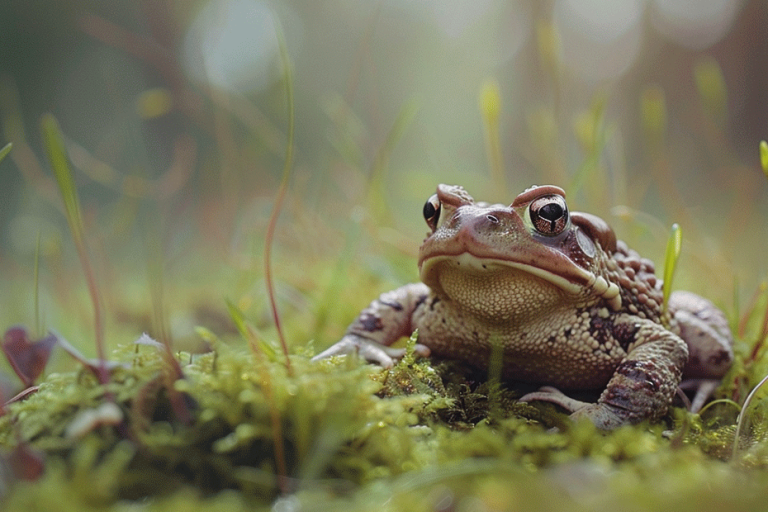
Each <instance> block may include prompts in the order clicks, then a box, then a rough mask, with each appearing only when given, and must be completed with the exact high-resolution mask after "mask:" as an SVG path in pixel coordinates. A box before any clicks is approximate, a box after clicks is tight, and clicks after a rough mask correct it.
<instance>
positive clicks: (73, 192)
mask: <svg viewBox="0 0 768 512" xmlns="http://www.w3.org/2000/svg"><path fill="white" fill-rule="evenodd" d="M41 130H42V133H43V140H44V144H45V150H46V153H47V155H48V161H49V162H50V164H51V168H52V169H53V175H54V177H55V178H56V183H57V185H58V186H59V193H61V199H62V201H63V202H64V212H65V214H66V217H67V223H68V224H69V230H70V232H71V233H72V239H73V240H74V242H75V248H76V249H77V255H78V257H79V258H80V265H81V266H82V268H83V273H84V274H85V279H86V281H87V283H88V292H89V293H90V295H91V301H92V302H93V317H94V329H95V331H96V351H97V355H98V358H99V381H100V382H101V383H102V384H106V383H107V382H108V381H109V376H108V374H107V367H106V363H105V361H106V359H105V357H106V356H105V353H104V318H103V313H102V308H101V297H100V295H99V289H98V286H97V284H96V277H95V275H94V272H93V267H92V266H91V261H90V258H89V257H88V249H87V247H86V245H85V228H84V227H83V218H82V216H81V214H80V199H79V198H78V196H77V187H76V186H75V179H74V177H73V176H72V170H71V169H70V167H69V160H68V157H67V150H66V147H65V146H64V137H63V135H62V134H61V128H59V123H58V122H57V121H56V118H55V117H53V115H52V114H46V115H44V116H43V120H42V122H41Z"/></svg>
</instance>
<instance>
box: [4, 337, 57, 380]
mask: <svg viewBox="0 0 768 512" xmlns="http://www.w3.org/2000/svg"><path fill="white" fill-rule="evenodd" d="M55 344H56V337H55V336H53V335H52V334H49V335H48V336H46V337H45V338H43V339H41V340H38V341H35V342H32V341H30V339H29V335H28V334H27V331H26V329H24V328H23V327H11V328H10V329H8V330H7V331H5V335H4V336H3V345H2V349H3V353H4V354H5V357H6V358H7V359H8V362H9V363H11V367H12V368H13V371H14V372H16V375H18V376H19V379H21V382H22V383H23V384H24V386H25V387H29V386H31V385H32V384H34V382H35V380H36V379H37V378H38V377H39V376H40V374H41V373H43V370H44V369H45V365H46V364H47V363H48V357H49V356H50V355H51V349H52V348H53V346H54V345H55Z"/></svg>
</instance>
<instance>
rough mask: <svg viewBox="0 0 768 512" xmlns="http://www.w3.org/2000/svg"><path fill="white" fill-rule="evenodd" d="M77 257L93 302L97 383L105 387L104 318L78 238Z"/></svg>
mask: <svg viewBox="0 0 768 512" xmlns="http://www.w3.org/2000/svg"><path fill="white" fill-rule="evenodd" d="M75 246H76V247H77V255H78V256H79V257H80V264H81V265H82V266H83V273H84V274H85V279H86V281H87V282H88V292H89V294H90V295H91V302H93V323H94V329H95V331H96V333H95V334H96V356H97V357H98V359H99V383H100V384H102V385H105V384H107V383H108V382H109V373H108V372H107V362H106V356H105V353H104V316H103V312H102V310H101V297H100V296H99V287H98V285H97V284H96V277H95V276H94V274H93V268H92V267H91V262H90V260H89V259H88V250H87V249H86V247H85V242H84V241H83V240H82V239H79V237H76V238H75Z"/></svg>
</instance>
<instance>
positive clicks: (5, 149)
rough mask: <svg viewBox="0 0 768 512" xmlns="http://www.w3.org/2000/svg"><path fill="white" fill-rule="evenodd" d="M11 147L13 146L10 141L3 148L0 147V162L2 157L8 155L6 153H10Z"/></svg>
mask: <svg viewBox="0 0 768 512" xmlns="http://www.w3.org/2000/svg"><path fill="white" fill-rule="evenodd" d="M12 147H13V144H11V143H10V142H9V143H8V144H6V145H5V146H4V147H3V149H0V162H2V161H3V158H5V157H6V156H8V153H10V152H11V148H12Z"/></svg>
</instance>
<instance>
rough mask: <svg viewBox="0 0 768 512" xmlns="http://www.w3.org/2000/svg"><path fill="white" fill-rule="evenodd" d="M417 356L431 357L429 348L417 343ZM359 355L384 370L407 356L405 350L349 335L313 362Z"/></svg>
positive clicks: (415, 350) (317, 356)
mask: <svg viewBox="0 0 768 512" xmlns="http://www.w3.org/2000/svg"><path fill="white" fill-rule="evenodd" d="M414 352H415V353H416V355H419V356H421V357H427V356H429V353H430V351H429V348H428V347H427V346H426V345H422V344H420V343H417V344H416V346H415V347H414ZM355 353H356V354H358V355H359V356H360V357H362V358H363V359H365V360H366V361H369V362H371V363H376V364H378V365H379V366H382V367H384V368H391V367H392V366H394V364H395V361H397V360H398V359H400V358H402V357H403V356H404V355H405V349H404V348H392V347H388V346H386V345H382V344H381V343H377V342H375V341H372V340H369V339H367V338H363V337H362V336H358V335H357V334H347V335H346V336H344V337H343V338H341V340H339V341H338V342H337V343H334V344H333V345H331V346H330V347H329V348H327V349H326V350H324V351H323V352H320V353H319V354H317V355H316V356H315V357H313V358H312V361H319V360H320V359H325V358H327V357H332V356H342V355H346V354H355Z"/></svg>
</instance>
